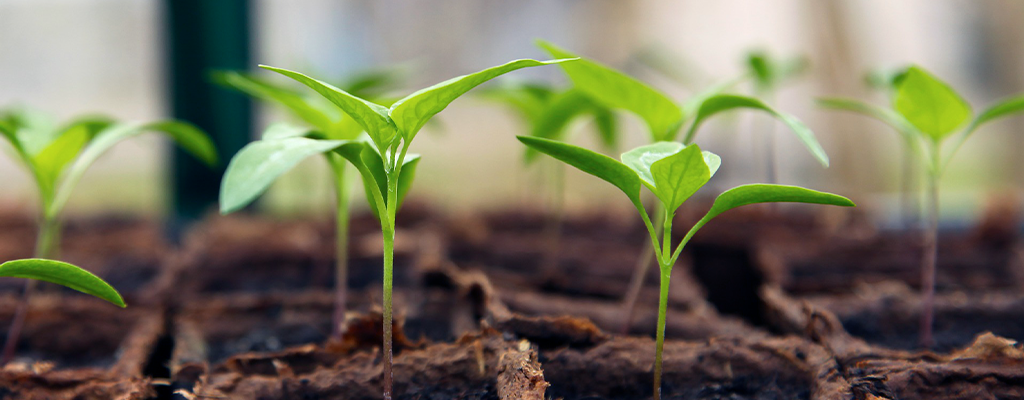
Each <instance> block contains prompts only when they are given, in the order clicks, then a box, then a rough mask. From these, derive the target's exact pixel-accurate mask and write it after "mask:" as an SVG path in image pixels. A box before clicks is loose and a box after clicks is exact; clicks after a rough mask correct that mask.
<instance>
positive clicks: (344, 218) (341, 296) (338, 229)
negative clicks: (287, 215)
mask: <svg viewBox="0 0 1024 400" xmlns="http://www.w3.org/2000/svg"><path fill="white" fill-rule="evenodd" d="M338 158H340V157H338V156H335V155H331V170H332V172H333V173H334V183H335V187H334V189H335V194H336V198H337V204H336V208H337V214H336V218H335V233H334V234H335V239H334V257H335V258H334V314H333V319H332V321H331V323H332V325H331V326H332V328H331V337H332V338H333V339H335V340H338V339H341V335H342V334H343V333H344V332H343V326H342V325H343V324H344V323H345V312H346V311H347V308H348V307H347V304H346V301H347V298H348V232H349V218H350V214H349V194H350V190H351V188H350V187H349V185H348V179H347V176H346V167H345V160H343V159H338Z"/></svg>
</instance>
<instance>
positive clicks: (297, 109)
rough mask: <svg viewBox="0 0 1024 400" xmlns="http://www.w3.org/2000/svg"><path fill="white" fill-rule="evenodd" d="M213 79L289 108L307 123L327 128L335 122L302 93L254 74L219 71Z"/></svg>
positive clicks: (323, 128) (218, 82)
mask: <svg viewBox="0 0 1024 400" xmlns="http://www.w3.org/2000/svg"><path fill="white" fill-rule="evenodd" d="M212 77H213V81H214V82H216V83H217V84H220V85H222V86H225V87H228V88H231V89H234V90H237V91H239V92H242V93H245V94H247V95H249V96H252V97H255V98H257V99H260V100H262V101H265V102H270V103H276V104H279V105H281V106H283V107H284V108H286V109H288V110H289V111H290V112H291V113H292V114H293V115H295V116H296V117H298V118H299V119H301V120H303V121H305V122H306V123H308V124H310V125H312V126H314V127H316V128H319V129H322V130H326V129H328V128H330V126H331V125H332V124H334V118H331V117H330V116H329V115H327V114H325V113H324V112H323V111H322V110H320V109H319V108H318V107H317V106H316V105H315V104H314V103H312V102H310V101H308V100H307V99H306V98H305V97H303V96H302V95H301V94H299V93H296V92H294V91H292V90H290V89H286V88H283V87H280V86H277V85H274V84H273V83H270V82H268V81H266V80H263V79H260V78H257V77H255V76H252V75H246V74H241V73H238V72H235V71H217V72H214V73H213V76H212Z"/></svg>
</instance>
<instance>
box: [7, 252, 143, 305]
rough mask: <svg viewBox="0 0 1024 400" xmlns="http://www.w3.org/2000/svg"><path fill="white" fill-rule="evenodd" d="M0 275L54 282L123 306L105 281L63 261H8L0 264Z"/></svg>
mask: <svg viewBox="0 0 1024 400" xmlns="http://www.w3.org/2000/svg"><path fill="white" fill-rule="evenodd" d="M0 276H3V277H12V278H27V279H36V280H40V281H45V282H50V283H56V284H58V285H62V286H67V287H69V288H72V289H75V290H77V291H79V292H82V293H85V294H89V295H93V296H96V297H99V298H101V299H103V300H106V301H109V302H111V303H114V304H115V305H117V306H118V307H121V308H124V307H125V304H124V299H122V298H121V295H120V294H119V293H117V290H115V289H114V288H113V287H111V286H110V285H109V284H107V282H104V281H103V280H102V279H100V278H99V277H97V276H96V275H93V274H92V273H90V272H89V271H86V270H84V269H81V268H78V267H76V266H74V265H71V264H68V263H65V262H60V261H53V260H44V259H39V258H29V259H24V260H13V261H8V262H5V263H3V264H0Z"/></svg>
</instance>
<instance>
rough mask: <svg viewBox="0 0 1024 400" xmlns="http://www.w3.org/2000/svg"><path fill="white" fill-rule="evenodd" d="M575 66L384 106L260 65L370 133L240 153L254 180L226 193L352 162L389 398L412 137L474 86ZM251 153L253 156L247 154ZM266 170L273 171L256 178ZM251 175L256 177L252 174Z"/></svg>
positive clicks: (488, 73)
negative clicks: (375, 259)
mask: <svg viewBox="0 0 1024 400" xmlns="http://www.w3.org/2000/svg"><path fill="white" fill-rule="evenodd" d="M565 61H572V60H567V59H563V60H552V61H536V60H515V61H511V62H508V63H506V64H503V65H499V66H496V67H492V68H488V69H485V70H483V71H480V72H476V73H473V74H469V75H463V76H459V77H455V78H452V79H449V80H447V81H444V82H441V83H438V84H436V85H434V86H431V87H428V88H425V89H422V90H419V91H417V92H415V93H413V94H410V95H408V96H406V97H404V98H402V99H400V100H398V101H396V102H395V103H394V104H392V105H391V106H390V107H385V106H382V105H380V104H377V103H374V102H371V101H368V100H365V99H362V98H359V97H356V96H353V95H352V94H350V93H348V92H346V91H344V90H341V89H338V88H337V87H334V86H332V85H330V84H328V83H325V82H323V81H319V80H316V79H314V78H311V77H309V76H306V75H304V74H301V73H298V72H295V71H289V70H286V69H282V68H275V67H270V66H261V67H262V68H265V69H268V70H271V71H274V72H277V73H280V74H282V75H284V76H287V77H289V78H291V79H294V80H296V81H298V82H300V83H302V84H304V85H306V86H308V87H309V88H311V89H313V90H314V91H316V92H317V93H319V94H320V95H321V96H323V97H324V98H326V99H327V100H329V101H330V102H331V103H333V104H334V105H335V106H337V107H338V108H339V109H340V110H341V111H342V112H344V113H345V114H347V115H348V116H349V117H351V118H352V119H353V120H355V122H356V123H358V124H359V126H360V127H361V128H362V129H363V131H365V132H366V133H367V136H368V139H366V138H358V139H349V140H329V139H326V138H319V137H317V138H310V137H305V136H304V135H301V134H293V135H282V136H285V137H283V138H281V139H280V140H277V141H274V142H272V143H268V145H267V147H266V148H265V149H264V150H262V151H261V152H262V153H264V154H260V156H259V157H256V156H245V157H243V154H242V153H239V155H237V156H236V157H235V158H234V159H233V160H232V161H231V164H233V167H229V169H230V168H234V169H235V170H237V171H248V172H247V173H246V175H248V176H253V177H259V179H253V180H241V179H236V180H232V183H231V184H230V185H228V184H225V188H226V189H225V190H226V191H225V192H224V193H235V192H238V193H235V194H233V196H239V197H241V198H245V197H249V196H254V195H253V194H252V193H257V194H258V193H259V192H260V191H262V188H263V187H265V185H266V183H265V182H266V181H267V180H273V177H274V176H276V175H279V174H276V175H275V174H274V173H272V171H276V170H279V169H287V168H290V166H291V165H294V163H295V162H297V161H295V160H301V159H303V158H306V157H308V156H309V155H312V154H319V153H323V152H326V151H332V152H333V153H334V154H337V155H338V156H339V157H341V158H343V159H345V160H347V161H348V162H350V163H352V165H353V166H354V167H355V168H356V170H357V171H359V174H360V175H361V176H362V178H363V187H364V189H365V190H366V192H367V199H368V201H369V202H370V208H371V209H372V210H373V211H374V213H375V215H377V216H378V219H379V221H380V225H381V234H382V235H381V236H382V238H383V242H384V282H383V283H384V288H383V291H384V295H383V303H384V304H383V306H384V307H383V308H384V310H383V311H384V312H383V314H384V315H383V317H384V318H383V319H384V324H383V325H384V326H383V331H384V337H383V342H384V344H383V349H382V353H383V356H384V371H383V386H384V398H385V399H389V400H390V399H391V397H392V386H393V385H392V379H393V376H392V361H393V354H392V329H393V323H394V321H393V318H392V306H391V292H392V276H393V274H392V271H393V267H394V250H395V219H396V216H397V215H398V210H399V208H400V207H401V204H402V199H403V198H404V197H405V195H406V193H407V192H408V190H409V188H410V186H411V185H412V180H413V177H414V173H415V167H416V163H417V161H418V160H419V157H418V156H416V155H414V154H409V153H408V151H409V145H410V144H411V143H412V140H413V139H414V138H415V137H416V134H417V133H418V132H419V131H420V129H421V128H423V126H424V125H425V124H426V123H427V121H429V120H430V119H431V118H432V117H433V116H434V115H436V114H437V113H439V112H441V111H443V110H444V109H445V108H446V107H448V105H449V104H450V103H451V102H452V101H455V99H457V98H459V96H462V95H463V94H465V93H466V92H468V91H470V90H471V89H473V88H474V87H476V86H478V85H480V84H482V83H484V82H487V81H489V80H491V79H493V78H496V77H498V76H500V75H503V74H505V73H508V72H512V71H515V70H517V69H521V68H527V67H537V66H542V65H548V64H554V63H561V62H565ZM249 154H254V155H255V153H249ZM261 170H266V171H270V172H261ZM253 171H255V172H253Z"/></svg>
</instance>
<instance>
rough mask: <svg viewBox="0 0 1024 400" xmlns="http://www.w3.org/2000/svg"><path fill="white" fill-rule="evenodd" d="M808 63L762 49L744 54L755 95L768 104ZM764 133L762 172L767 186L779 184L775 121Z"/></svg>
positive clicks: (800, 58) (805, 69)
mask: <svg viewBox="0 0 1024 400" xmlns="http://www.w3.org/2000/svg"><path fill="white" fill-rule="evenodd" d="M807 66H808V62H807V59H806V58H804V57H793V58H788V59H778V58H774V57H772V56H770V55H769V54H768V53H767V52H765V51H761V50H755V51H751V52H750V53H748V54H747V59H746V67H747V70H748V74H749V75H750V76H751V77H752V78H753V83H754V96H755V97H757V98H759V99H764V100H766V101H767V102H768V103H773V102H774V101H775V97H776V93H778V90H779V88H780V87H781V86H782V84H783V83H786V82H787V81H791V80H793V79H794V78H796V77H798V76H800V75H801V74H803V73H804V72H806V71H807ZM766 126H767V128H766V129H765V131H764V160H765V171H766V172H767V175H768V182H769V183H776V182H778V180H779V178H778V172H777V168H778V165H777V163H776V158H777V156H776V150H775V121H770V122H769V123H768V124H767V125H766Z"/></svg>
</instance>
